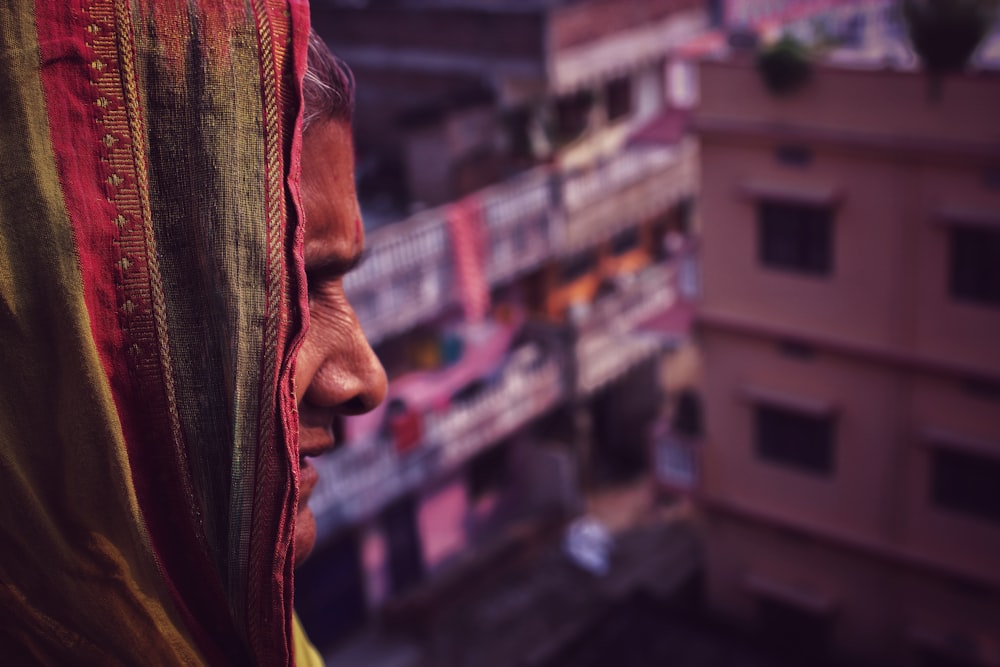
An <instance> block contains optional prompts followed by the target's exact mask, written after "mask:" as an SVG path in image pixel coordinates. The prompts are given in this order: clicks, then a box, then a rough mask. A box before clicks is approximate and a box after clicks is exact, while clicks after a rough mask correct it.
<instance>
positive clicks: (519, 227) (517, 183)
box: [345, 139, 698, 344]
mask: <svg viewBox="0 0 1000 667" xmlns="http://www.w3.org/2000/svg"><path fill="white" fill-rule="evenodd" d="M697 159H698V151H697V145H696V144H695V143H694V141H693V140H691V139H687V140H684V141H683V142H681V143H680V144H679V145H677V146H672V147H667V146H655V145H654V146H648V145H646V146H635V147H632V148H627V149H625V150H624V151H623V152H621V153H619V154H618V155H616V156H614V157H613V158H611V159H610V160H608V161H606V162H603V163H600V164H598V165H597V166H596V167H594V168H592V169H589V170H586V171H581V172H577V173H575V174H572V175H564V176H563V177H562V179H561V183H560V179H559V178H556V177H555V176H554V174H553V172H552V170H551V169H550V168H548V167H539V168H536V169H533V170H531V171H529V172H526V173H523V174H520V175H518V176H516V177H514V178H512V179H510V180H508V181H505V182H503V183H498V184H496V185H493V186H490V187H489V188H486V189H484V190H481V191H479V192H478V193H476V194H475V195H473V197H474V198H475V199H476V200H477V201H478V205H479V207H480V214H481V215H480V220H481V221H482V225H483V230H484V236H485V238H486V242H485V244H484V245H485V247H486V248H488V249H489V251H488V253H487V256H486V257H484V262H485V265H484V274H485V276H486V279H487V281H488V282H489V283H490V285H497V284H502V283H504V282H505V281H508V280H511V279H512V278H514V277H516V276H518V275H520V274H522V273H524V272H525V271H529V270H531V269H533V268H535V267H537V266H539V265H540V264H541V263H543V262H544V261H546V260H547V259H549V258H550V257H552V256H553V255H555V254H560V255H566V254H571V253H573V252H576V251H579V250H582V249H584V248H587V247H589V246H591V245H593V244H595V243H599V242H601V241H604V240H606V239H608V238H610V237H611V236H612V235H614V234H615V232H617V231H619V230H621V229H624V228H626V227H629V226H632V225H635V224H637V223H639V222H640V221H642V220H644V219H647V218H649V217H652V216H654V215H657V214H660V213H663V212H665V211H667V210H669V209H670V207H671V206H673V205H674V204H676V203H677V202H678V201H679V200H681V199H682V198H686V197H689V196H691V195H693V194H694V192H695V190H696V187H697V185H696V184H697V169H698V165H697ZM553 202H557V203H558V202H561V203H562V206H561V207H559V206H558V205H557V206H553ZM447 214H448V207H446V206H443V207H439V208H436V209H433V210H430V211H424V212H422V213H420V214H417V215H415V216H413V217H411V218H409V219H407V220H404V221H403V222H400V223H397V224H394V225H390V226H388V227H383V228H380V229H378V230H376V231H375V232H373V233H372V234H371V236H370V237H369V238H368V257H367V259H366V261H365V263H364V264H362V265H361V266H360V267H359V268H358V270H357V271H355V272H353V273H351V274H350V275H348V277H347V278H346V280H345V289H346V290H347V296H348V298H349V299H350V301H351V303H352V304H353V305H354V309H355V311H356V312H357V314H358V319H359V320H360V321H361V325H362V327H363V328H364V330H365V334H366V335H367V336H368V338H369V340H371V341H372V343H373V344H377V343H379V342H380V341H382V340H384V339H386V338H388V337H389V336H393V335H395V334H399V333H402V332H404V331H406V330H408V329H410V328H412V327H413V326H415V325H417V324H420V323H421V322H426V321H428V320H430V319H432V318H434V317H436V316H437V315H439V314H440V313H441V312H442V311H443V310H444V309H445V308H447V307H448V306H449V305H452V304H453V303H455V302H456V300H457V294H456V293H455V292H454V291H453V289H452V286H453V283H454V280H453V273H452V271H453V264H454V258H453V256H452V252H453V251H452V247H451V242H450V240H449V232H448V223H447Z"/></svg>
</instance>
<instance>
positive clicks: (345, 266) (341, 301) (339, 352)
mask: <svg viewBox="0 0 1000 667" xmlns="http://www.w3.org/2000/svg"><path fill="white" fill-rule="evenodd" d="M302 202H303V206H304V209H305V265H306V278H307V281H308V284H309V321H310V323H309V330H308V331H307V332H306V336H305V340H304V341H303V343H302V349H301V351H300V352H299V356H298V359H297V362H296V364H297V365H296V369H295V399H296V401H297V403H298V409H299V438H300V442H299V456H300V458H299V510H298V514H297V515H296V517H295V565H296V566H298V565H300V564H301V563H302V561H303V560H305V558H306V556H308V555H309V552H310V551H311V550H312V547H313V544H314V543H315V541H316V520H315V518H314V517H313V514H312V512H311V511H310V510H309V507H308V505H307V504H306V503H307V501H308V500H309V496H310V494H311V493H312V490H313V488H314V487H315V486H316V482H317V479H318V478H317V474H316V469H315V468H314V467H313V466H312V465H310V464H309V457H313V456H318V455H320V454H322V453H324V452H327V451H329V450H331V449H332V448H333V447H334V445H335V444H337V443H336V442H335V440H334V429H333V424H334V421H335V420H336V419H337V418H339V417H342V416H344V415H356V414H361V413H364V412H368V411H369V410H371V409H373V408H374V407H375V406H377V405H378V404H379V403H381V402H382V399H383V398H384V397H385V391H386V378H385V371H384V370H383V369H382V365H381V364H380V363H379V361H378V359H377V358H376V357H375V353H374V352H372V349H371V346H369V345H368V341H367V340H366V339H365V336H364V333H363V332H362V331H361V326H360V325H359V324H358V319H357V317H356V316H355V314H354V310H353V309H352V308H351V306H350V304H349V303H347V298H346V296H345V295H344V285H343V278H344V275H345V274H346V273H347V272H348V271H350V270H351V269H352V268H354V266H355V265H356V264H357V263H358V261H359V260H360V258H361V251H362V250H363V248H364V229H363V227H362V225H361V210H360V208H359V206H358V198H357V193H356V192H355V189H354V145H353V142H352V140H351V128H350V125H349V124H347V123H344V122H341V121H339V120H327V121H320V123H319V124H317V125H314V126H312V127H310V128H309V129H308V130H307V132H306V133H305V136H304V137H303V147H302Z"/></svg>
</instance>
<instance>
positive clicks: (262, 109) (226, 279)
mask: <svg viewBox="0 0 1000 667" xmlns="http://www.w3.org/2000/svg"><path fill="white" fill-rule="evenodd" d="M308 21H309V18H308V7H307V6H306V4H305V1H304V0H244V1H241V2H237V1H234V0H65V1H60V2H53V1H52V0H34V1H31V0H7V1H5V2H4V3H0V662H3V663H4V664H12V665H20V664H51V665H160V664H163V665H176V664H185V665H187V664H210V665H247V664H258V665H286V664H291V663H292V661H293V659H294V656H293V655H292V653H293V648H292V645H293V632H292V599H291V597H292V567H293V562H294V559H293V553H292V549H293V540H292V531H293V527H294V516H295V511H296V503H297V479H298V453H297V452H298V443H297V437H298V436H297V417H296V413H295V402H294V396H293V390H292V374H293V362H294V354H295V351H296V349H297V346H298V345H299V342H300V340H301V336H302V326H303V319H304V317H305V309H306V306H307V301H306V290H305V282H304V281H305V274H304V269H303V266H302V247H301V246H302V229H301V218H300V214H299V210H300V209H299V204H298V201H299V194H298V169H299V149H300V145H299V144H300V142H301V132H300V130H299V122H300V115H301V114H300V111H301V92H300V90H301V80H302V75H303V72H304V69H305V47H306V43H307V35H308V29H309V28H308Z"/></svg>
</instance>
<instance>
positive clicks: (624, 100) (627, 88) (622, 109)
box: [606, 77, 632, 120]
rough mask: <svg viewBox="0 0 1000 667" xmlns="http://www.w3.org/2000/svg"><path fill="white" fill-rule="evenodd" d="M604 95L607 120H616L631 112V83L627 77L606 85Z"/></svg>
mask: <svg viewBox="0 0 1000 667" xmlns="http://www.w3.org/2000/svg"><path fill="white" fill-rule="evenodd" d="M606 95H607V101H608V120H617V119H619V118H623V117H625V116H627V115H629V114H630V113H631V112H632V82H631V81H630V80H629V79H628V78H627V77H623V78H621V79H615V80H614V81H611V82H610V83H608V85H607V88H606Z"/></svg>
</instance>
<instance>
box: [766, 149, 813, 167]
mask: <svg viewBox="0 0 1000 667" xmlns="http://www.w3.org/2000/svg"><path fill="white" fill-rule="evenodd" d="M774 154H775V157H776V158H777V159H778V162H779V163H781V164H783V165H787V166H789V167H805V166H807V165H808V164H809V163H810V162H812V157H813V156H812V151H811V150H809V149H808V148H806V147H805V146H778V147H777V148H776V149H775V151H774Z"/></svg>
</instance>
